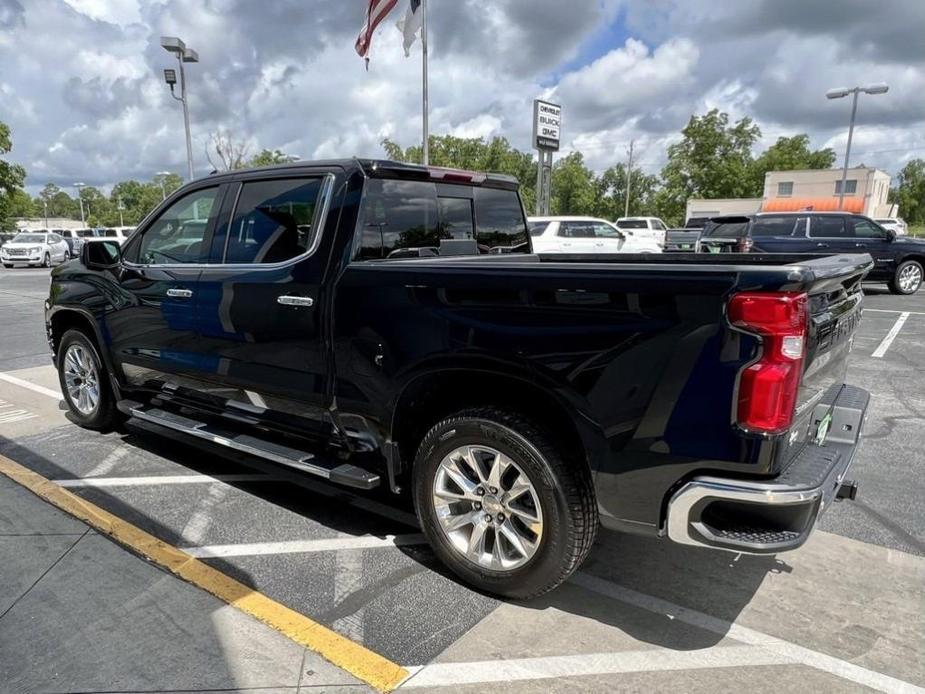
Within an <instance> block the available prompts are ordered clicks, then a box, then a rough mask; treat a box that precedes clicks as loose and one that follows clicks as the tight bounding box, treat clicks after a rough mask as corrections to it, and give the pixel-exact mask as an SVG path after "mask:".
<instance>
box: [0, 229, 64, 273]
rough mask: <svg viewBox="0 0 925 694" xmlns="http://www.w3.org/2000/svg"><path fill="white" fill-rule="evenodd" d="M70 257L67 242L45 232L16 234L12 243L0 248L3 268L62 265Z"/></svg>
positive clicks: (0, 259)
mask: <svg viewBox="0 0 925 694" xmlns="http://www.w3.org/2000/svg"><path fill="white" fill-rule="evenodd" d="M70 257H71V253H70V251H69V250H68V247H67V241H65V240H64V239H63V238H61V237H60V236H58V235H57V234H55V233H52V232H46V231H27V232H23V233H21V234H17V235H16V236H14V237H13V240H12V241H9V242H8V243H6V244H4V246H3V248H0V261H2V262H3V267H5V268H11V267H13V266H14V265H33V266H35V265H41V266H43V267H51V265H52V263H63V262H64V261H66V260H68V259H69V258H70Z"/></svg>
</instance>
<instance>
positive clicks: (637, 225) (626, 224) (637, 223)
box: [617, 219, 649, 229]
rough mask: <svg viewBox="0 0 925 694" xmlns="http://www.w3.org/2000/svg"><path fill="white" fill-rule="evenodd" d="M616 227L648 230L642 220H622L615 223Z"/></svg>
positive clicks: (647, 224) (647, 225) (644, 221)
mask: <svg viewBox="0 0 925 694" xmlns="http://www.w3.org/2000/svg"><path fill="white" fill-rule="evenodd" d="M617 226H618V227H619V228H621V229H648V228H649V223H648V222H647V221H646V220H644V219H624V220H623V221H622V222H617Z"/></svg>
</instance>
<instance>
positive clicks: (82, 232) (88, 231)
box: [77, 229, 94, 238]
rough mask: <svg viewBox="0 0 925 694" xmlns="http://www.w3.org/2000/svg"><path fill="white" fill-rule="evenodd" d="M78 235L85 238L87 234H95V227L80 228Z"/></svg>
mask: <svg viewBox="0 0 925 694" xmlns="http://www.w3.org/2000/svg"><path fill="white" fill-rule="evenodd" d="M77 236H79V237H80V238H85V237H87V236H94V234H93V229H78V230H77Z"/></svg>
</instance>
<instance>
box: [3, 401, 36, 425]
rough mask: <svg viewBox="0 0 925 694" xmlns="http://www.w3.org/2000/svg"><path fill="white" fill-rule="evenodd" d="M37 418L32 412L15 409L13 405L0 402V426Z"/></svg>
mask: <svg viewBox="0 0 925 694" xmlns="http://www.w3.org/2000/svg"><path fill="white" fill-rule="evenodd" d="M35 417H38V415H37V414H35V413H34V412H30V411H29V410H24V409H22V408H17V406H16V405H14V404H13V403H10V402H7V401H6V400H0V424H12V423H13V422H22V421H25V420H27V419H34V418H35Z"/></svg>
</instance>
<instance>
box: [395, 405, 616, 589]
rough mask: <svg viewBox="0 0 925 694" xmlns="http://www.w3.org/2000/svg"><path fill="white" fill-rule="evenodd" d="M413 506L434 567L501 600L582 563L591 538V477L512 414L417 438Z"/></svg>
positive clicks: (447, 423) (480, 414)
mask: <svg viewBox="0 0 925 694" xmlns="http://www.w3.org/2000/svg"><path fill="white" fill-rule="evenodd" d="M413 476H414V479H413V487H414V499H415V507H416V510H417V513H418V518H419V519H420V521H421V526H422V528H423V530H424V533H425V534H426V536H427V539H428V541H429V542H430V545H431V547H432V548H433V549H434V552H435V553H436V554H437V556H438V557H439V558H440V560H441V561H442V562H443V563H444V564H445V565H446V566H448V567H449V568H450V569H451V570H452V571H453V572H454V573H455V574H457V575H458V576H459V577H460V578H462V579H463V580H464V581H466V582H468V583H470V584H472V585H474V586H476V587H477V588H479V589H481V590H484V591H487V592H490V593H494V594H497V595H501V596H505V597H508V598H516V599H527V598H532V597H536V596H538V595H542V594H543V593H546V592H547V591H550V590H552V589H553V588H555V587H556V586H558V585H559V584H560V583H562V582H563V581H565V580H566V579H567V578H568V577H569V576H570V575H571V574H572V573H573V572H574V571H575V569H577V568H578V566H579V565H580V564H581V562H582V561H584V559H585V557H586V556H587V554H588V552H589V551H590V549H591V545H592V543H593V542H594V538H595V536H596V534H597V528H598V516H597V505H596V502H595V498H594V491H593V487H592V484H591V476H590V473H589V471H588V469H587V465H586V463H585V461H584V460H583V459H580V458H579V459H574V458H573V459H571V460H569V461H566V460H565V458H564V457H563V455H562V452H561V451H560V449H559V448H558V447H557V446H555V445H554V443H553V441H552V440H551V439H550V438H548V437H547V436H545V435H544V434H542V433H540V430H539V428H538V427H536V426H535V425H534V424H533V423H532V422H531V421H530V420H528V419H526V418H525V417H523V416H521V415H520V414H517V413H514V412H510V411H506V410H500V409H496V408H479V409H469V410H463V411H461V412H458V413H456V414H454V415H452V416H450V417H447V418H446V419H444V420H442V421H441V422H439V423H438V424H437V425H436V426H434V427H433V428H432V429H431V430H430V432H428V434H427V436H425V437H424V440H423V441H422V443H421V445H420V448H419V449H418V453H417V457H416V459H415V464H414V473H413Z"/></svg>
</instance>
